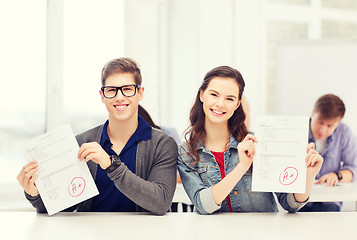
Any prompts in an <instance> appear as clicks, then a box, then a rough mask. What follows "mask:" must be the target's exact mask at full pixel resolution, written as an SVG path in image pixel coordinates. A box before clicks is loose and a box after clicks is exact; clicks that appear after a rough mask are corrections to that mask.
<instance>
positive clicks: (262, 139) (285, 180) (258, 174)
mask: <svg viewBox="0 0 357 240" xmlns="http://www.w3.org/2000/svg"><path fill="white" fill-rule="evenodd" d="M308 127H309V119H308V117H292V116H258V117H257V123H256V137H257V139H258V140H259V142H258V143H257V149H256V151H257V155H256V157H255V159H254V165H253V191H263V192H291V193H305V186H306V174H307V172H306V170H307V168H306V166H307V164H309V166H310V164H311V163H312V162H311V160H312V159H310V157H308V158H307V156H306V145H307V141H308ZM311 156H312V155H311ZM306 161H307V162H306ZM315 170H316V169H315ZM315 170H314V171H315ZM314 171H310V173H313V172H314Z"/></svg>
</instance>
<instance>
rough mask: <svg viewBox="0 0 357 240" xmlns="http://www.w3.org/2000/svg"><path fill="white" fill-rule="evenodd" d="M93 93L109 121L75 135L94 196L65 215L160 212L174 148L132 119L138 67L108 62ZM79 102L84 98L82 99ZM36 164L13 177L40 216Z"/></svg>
mask: <svg viewBox="0 0 357 240" xmlns="http://www.w3.org/2000/svg"><path fill="white" fill-rule="evenodd" d="M101 80H102V88H101V90H100V91H99V93H100V97H101V100H102V102H103V103H104V105H105V107H106V108H107V111H108V116H109V119H108V120H107V121H106V122H105V123H104V124H103V125H100V126H97V127H95V128H93V129H90V130H88V131H86V132H84V133H81V134H79V135H77V136H76V139H77V142H78V144H79V146H80V149H79V151H78V159H79V160H81V161H85V162H86V163H87V165H88V167H89V170H90V172H91V174H92V176H93V178H94V181H95V183H96V185H97V187H98V190H99V195H97V196H95V197H93V198H91V199H89V200H86V201H84V202H81V203H79V204H78V205H76V206H73V207H71V208H69V209H66V210H65V211H79V212H138V211H149V212H152V213H154V214H157V215H163V214H165V213H166V212H167V211H168V210H169V208H170V206H171V201H172V198H173V195H174V192H175V188H176V161H177V145H176V143H175V141H174V139H173V138H172V137H170V136H168V135H167V134H166V133H164V132H162V131H158V130H157V129H154V128H152V127H151V126H150V125H149V124H148V123H146V122H145V120H144V119H143V118H142V117H140V116H138V105H139V101H141V100H142V99H143V96H144V87H142V86H141V83H142V79H141V73H140V69H139V67H138V66H137V65H136V63H135V62H134V61H133V60H132V59H130V58H119V59H114V60H112V61H110V62H108V63H107V64H106V65H105V66H104V67H103V70H102V79H101ZM83 101H84V100H83ZM37 171H38V164H37V162H36V161H32V162H30V163H28V164H26V165H25V166H24V167H23V168H22V170H21V171H20V173H19V175H18V177H17V178H18V181H19V183H20V185H21V186H22V188H23V189H24V190H25V195H26V198H27V199H28V200H29V201H30V202H31V204H32V205H33V206H34V207H35V208H36V210H37V211H38V212H46V209H45V206H44V204H43V202H42V200H41V196H40V195H39V192H38V189H37V188H36V185H35V180H36V179H37V178H38V174H36V172H37Z"/></svg>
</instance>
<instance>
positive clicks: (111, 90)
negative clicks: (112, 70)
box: [100, 84, 141, 98]
mask: <svg viewBox="0 0 357 240" xmlns="http://www.w3.org/2000/svg"><path fill="white" fill-rule="evenodd" d="M140 87H141V85H136V84H130V85H124V86H121V87H115V86H105V87H101V88H100V89H101V90H102V92H103V95H104V97H105V98H114V97H115V96H116V95H117V94H118V90H120V91H121V93H122V94H123V95H124V96H125V97H132V96H134V95H135V94H136V89H139V88H140Z"/></svg>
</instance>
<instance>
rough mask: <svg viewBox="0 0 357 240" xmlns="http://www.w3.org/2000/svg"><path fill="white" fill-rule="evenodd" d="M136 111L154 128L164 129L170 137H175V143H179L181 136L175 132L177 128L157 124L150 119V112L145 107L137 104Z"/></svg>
mask: <svg viewBox="0 0 357 240" xmlns="http://www.w3.org/2000/svg"><path fill="white" fill-rule="evenodd" d="M138 113H139V115H140V116H141V117H142V118H144V120H145V121H146V122H147V123H148V124H149V125H150V126H151V127H153V128H156V129H160V130H162V131H164V132H165V133H167V134H168V135H170V136H171V137H173V138H174V139H175V142H176V143H177V145H180V144H181V138H180V136H179V134H178V133H177V130H176V129H175V128H173V127H166V126H161V127H159V126H157V125H156V124H155V123H154V121H153V120H152V118H151V116H150V114H149V113H148V112H147V111H146V109H145V108H144V107H143V106H141V105H139V107H138Z"/></svg>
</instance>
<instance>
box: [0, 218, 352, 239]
mask: <svg viewBox="0 0 357 240" xmlns="http://www.w3.org/2000/svg"><path fill="white" fill-rule="evenodd" d="M0 221H1V225H0V226H1V231H0V238H1V239H14V240H16V239H29V240H31V239H39V240H41V239H46V240H47V239H51V240H52V239H86V240H90V239H165V240H171V239H185V240H190V239H195V240H198V239H205V240H207V239H217V240H218V239H274V240H279V239H284V240H287V239H288V240H294V239H298V240H302V239H304V240H306V239H313V240H317V239H324V240H328V239H333V240H336V239H340V237H342V236H343V237H344V239H357V231H356V230H355V226H356V223H357V212H341V213H336V212H335V213H295V214H288V213H222V214H213V215H206V216H205V215H199V214H197V213H167V214H166V215H165V216H154V215H150V214H145V213H144V214H140V213H58V214H55V215H53V216H51V217H48V216H47V214H37V213H35V212H0Z"/></svg>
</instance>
